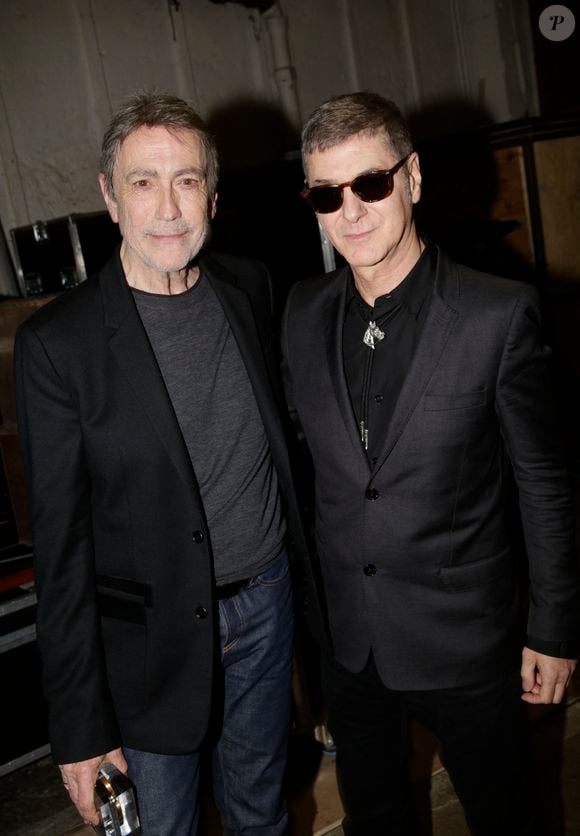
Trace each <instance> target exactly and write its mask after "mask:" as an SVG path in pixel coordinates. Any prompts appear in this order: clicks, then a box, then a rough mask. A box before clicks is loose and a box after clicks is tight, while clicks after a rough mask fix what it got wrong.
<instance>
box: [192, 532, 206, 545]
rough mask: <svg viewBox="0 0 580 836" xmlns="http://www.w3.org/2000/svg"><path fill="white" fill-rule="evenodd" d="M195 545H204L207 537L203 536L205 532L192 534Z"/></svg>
mask: <svg viewBox="0 0 580 836" xmlns="http://www.w3.org/2000/svg"><path fill="white" fill-rule="evenodd" d="M192 537H193V541H194V543H203V541H204V540H205V537H204V536H203V531H194V532H193V534H192Z"/></svg>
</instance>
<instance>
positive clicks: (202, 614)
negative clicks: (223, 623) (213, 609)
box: [195, 607, 208, 618]
mask: <svg viewBox="0 0 580 836" xmlns="http://www.w3.org/2000/svg"><path fill="white" fill-rule="evenodd" d="M207 615H208V612H207V610H206V608H205V607H196V608H195V617H196V618H207Z"/></svg>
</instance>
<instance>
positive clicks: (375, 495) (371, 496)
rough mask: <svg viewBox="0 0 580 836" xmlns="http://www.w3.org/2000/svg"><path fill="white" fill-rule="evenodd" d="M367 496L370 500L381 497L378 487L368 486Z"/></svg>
mask: <svg viewBox="0 0 580 836" xmlns="http://www.w3.org/2000/svg"><path fill="white" fill-rule="evenodd" d="M365 496H366V498H367V499H368V500H369V502H374V501H375V499H378V498H379V492H378V490H377V489H376V488H367V490H366V493H365Z"/></svg>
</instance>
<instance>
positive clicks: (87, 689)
mask: <svg viewBox="0 0 580 836" xmlns="http://www.w3.org/2000/svg"><path fill="white" fill-rule="evenodd" d="M202 269H203V270H204V271H205V273H206V274H207V275H208V277H209V280H210V281H211V284H212V287H213V288H214V290H215V292H216V294H217V296H218V298H219V300H220V302H221V304H222V306H223V308H224V311H225V314H226V316H227V318H228V320H229V323H230V326H231V328H232V331H233V333H234V336H235V338H236V341H237V343H238V346H239V348H240V352H241V355H242V358H243V360H244V363H245V365H246V369H247V371H248V375H249V378H250V381H251V384H252V386H253V389H254V393H255V395H256V400H257V403H258V406H259V409H260V412H261V415H262V419H263V422H264V427H265V430H266V434H267V437H268V439H269V443H270V448H271V452H272V456H273V461H274V465H275V467H276V470H277V474H278V477H279V482H280V487H281V491H282V494H283V499H284V500H285V512H286V516H287V520H288V524H289V529H290V534H291V537H292V539H293V541H294V555H295V560H296V561H297V562H299V563H301V564H303V562H304V560H305V545H304V540H303V535H302V531H301V528H300V522H299V519H298V512H297V506H296V500H295V496H294V493H293V488H292V484H291V478H290V467H289V461H288V455H287V450H286V444H285V437H284V429H283V420H282V417H281V406H282V397H283V396H282V389H281V384H279V382H278V380H277V378H278V372H279V369H278V352H277V342H276V341H275V340H274V339H273V333H272V332H273V322H272V306H271V292H270V291H271V288H270V282H269V277H268V275H267V272H266V270H265V268H264V267H263V266H262V265H260V264H257V263H254V262H250V261H246V260H241V259H232V258H226V257H219V258H217V257H206V258H205V259H204V260H203V261H202ZM15 356H16V375H17V394H18V412H19V428H20V433H21V436H22V445H23V452H24V458H25V464H26V467H27V471H28V476H29V484H30V495H31V514H32V526H33V539H34V549H35V554H36V579H37V588H38V593H39V607H38V640H39V645H40V650H41V653H42V657H43V668H44V684H45V691H46V695H47V697H48V702H49V709H50V728H51V743H52V748H53V754H54V756H55V758H56V760H57V761H58V762H61V763H62V762H68V761H77V760H82V759H86V758H88V757H92V756H95V755H97V754H102V753H104V752H106V751H108V750H110V749H112V748H115V747H116V746H119V745H121V744H125V745H128V746H130V747H132V748H137V749H143V750H146V751H151V752H165V753H182V752H191V751H192V750H194V749H196V748H197V747H198V746H199V744H200V741H201V740H202V737H203V735H204V732H205V731H206V727H207V722H208V714H209V708H210V697H211V682H212V664H213V659H214V656H215V642H214V629H215V624H214V621H215V619H214V608H213V603H212V561H211V544H210V540H209V536H208V533H207V527H206V521H205V517H204V509H203V504H202V500H201V497H200V493H199V489H198V485H197V482H196V477H195V473H194V470H193V467H192V464H191V461H190V458H189V455H188V453H187V449H186V446H185V442H184V440H183V437H182V434H181V431H180V429H179V426H178V423H177V420H176V417H175V414H174V411H173V408H172V405H171V402H170V400H169V398H168V395H167V392H166V389H165V385H164V382H163V379H162V377H161V374H160V371H159V368H158V366H157V362H156V360H155V357H154V354H153V352H152V349H151V347H150V344H149V341H148V339H147V336H146V333H145V330H144V328H143V325H142V323H141V319H140V317H139V314H138V312H137V309H136V307H135V303H134V300H133V298H132V295H131V292H130V289H129V288H128V286H127V284H126V281H125V278H124V275H123V271H122V267H121V263H120V260H119V257H118V255H117V256H115V257H114V258H113V260H112V261H111V262H110V263H109V264H108V265H107V266H106V267H105V268H104V269H103V270H102V271H101V273H100V274H98V275H97V276H96V277H95V278H93V279H90V280H89V281H87V282H86V283H84V284H83V285H81V286H80V287H79V288H78V289H76V290H74V291H71V292H70V293H67V294H65V295H64V296H62V297H61V298H59V299H58V300H57V301H56V302H54V303H51V304H50V305H47V306H46V307H45V308H43V309H41V310H40V311H39V312H38V313H37V314H35V315H34V316H33V317H31V318H30V319H29V320H28V321H27V322H26V323H25V324H24V326H23V327H22V328H21V329H20V331H19V332H18V335H17V341H16V351H15ZM311 612H312V609H311Z"/></svg>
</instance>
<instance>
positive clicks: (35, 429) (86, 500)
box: [15, 323, 120, 763]
mask: <svg viewBox="0 0 580 836" xmlns="http://www.w3.org/2000/svg"><path fill="white" fill-rule="evenodd" d="M15 372H16V392H17V411H18V424H19V433H20V437H21V444H22V452H23V457H24V464H25V469H26V473H27V478H28V484H29V492H30V512H31V523H32V537H33V547H34V554H35V578H36V587H37V594H38V614H37V634H38V644H39V649H40V653H41V658H42V668H43V684H44V691H45V695H46V697H47V700H48V705H49V718H50V720H49V725H50V740H51V746H52V752H53V756H54V759H55V761H56V762H57V763H68V762H72V761H79V760H85V759H87V758H90V757H94V756H96V755H100V754H103V753H105V752H108V751H110V750H111V749H114V748H116V747H117V746H119V745H120V738H119V732H118V728H117V723H116V720H115V714H114V711H113V706H112V701H111V696H110V693H109V690H108V687H107V676H106V669H105V661H104V656H103V652H102V647H101V641H100V631H99V618H98V613H97V606H96V588H95V579H94V554H93V537H92V522H91V479H90V474H89V471H88V467H87V462H86V460H85V453H84V447H83V437H82V427H81V423H80V416H79V409H78V403H77V402H76V397H75V394H74V392H73V391H71V389H72V387H67V386H66V385H65V384H64V382H63V379H62V376H61V374H59V372H58V371H57V369H56V368H55V365H54V363H53V361H52V359H51V357H50V356H49V352H48V351H47V349H46V347H45V345H43V342H42V340H41V339H40V337H39V335H38V334H37V333H36V331H35V330H34V329H33V328H32V327H31V326H30V324H29V323H27V324H25V325H24V326H23V327H22V328H21V329H20V330H19V332H18V333H17V337H16V344H15Z"/></svg>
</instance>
